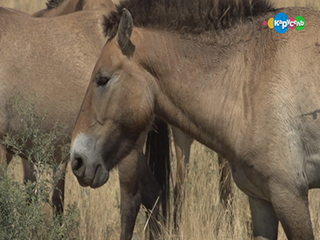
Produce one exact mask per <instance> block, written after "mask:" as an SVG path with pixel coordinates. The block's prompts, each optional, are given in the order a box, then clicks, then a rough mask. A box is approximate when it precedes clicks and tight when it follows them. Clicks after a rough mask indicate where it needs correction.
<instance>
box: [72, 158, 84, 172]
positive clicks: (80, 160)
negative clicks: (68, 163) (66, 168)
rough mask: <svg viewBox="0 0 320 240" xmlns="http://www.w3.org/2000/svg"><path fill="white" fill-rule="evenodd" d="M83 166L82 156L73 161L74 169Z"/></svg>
mask: <svg viewBox="0 0 320 240" xmlns="http://www.w3.org/2000/svg"><path fill="white" fill-rule="evenodd" d="M82 166H83V161H82V158H76V159H75V160H74V161H73V164H72V169H73V170H78V169H79V168H81V167H82Z"/></svg>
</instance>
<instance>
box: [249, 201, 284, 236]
mask: <svg viewBox="0 0 320 240" xmlns="http://www.w3.org/2000/svg"><path fill="white" fill-rule="evenodd" d="M249 204H250V210H251V216H252V227H253V236H254V239H255V240H277V236H278V223H279V221H278V218H277V216H276V213H275V211H274V209H273V206H272V204H271V203H270V202H267V201H264V200H261V199H257V198H253V197H249Z"/></svg>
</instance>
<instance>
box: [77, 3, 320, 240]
mask: <svg viewBox="0 0 320 240" xmlns="http://www.w3.org/2000/svg"><path fill="white" fill-rule="evenodd" d="M124 8H126V9H124ZM194 9H197V10H194ZM128 10H129V11H131V12H132V13H133V15H134V16H135V18H134V23H135V26H133V20H132V18H131V15H130V12H129V11H128ZM280 12H284V13H285V14H287V15H288V16H289V17H296V16H303V17H304V19H305V28H304V29H303V30H302V31H297V30H295V29H289V30H288V32H286V33H285V34H280V33H278V32H277V31H275V30H274V29H270V28H269V27H268V26H264V25H263V22H264V21H268V20H269V19H270V18H274V17H275V16H276V15H277V14H278V13H280ZM319 19H320V12H317V11H313V10H310V9H306V8H282V9H278V10H274V9H273V8H272V7H271V6H270V5H269V3H268V2H267V1H263V0H253V1H249V0H248V1H245V0H243V1H236V2H231V1H223V0H221V1H218V2H214V1H209V0H203V1H197V2H196V1H194V0H184V1H161V0H150V1H138V0H132V1H131V4H129V3H128V2H124V3H122V4H121V5H120V6H119V7H118V10H117V11H116V12H113V13H111V14H110V15H109V16H108V17H107V18H106V21H105V26H106V27H108V28H112V29H114V31H109V32H108V36H109V37H110V40H109V41H108V43H107V44H106V45H105V46H104V49H103V51H102V53H101V56H100V58H99V60H98V62H97V64H96V66H95V68H94V71H93V74H92V76H91V80H90V85H89V88H88V92H87V94H86V97H85V99H84V102H83V105H82V109H81V112H80V115H79V117H78V119H77V123H76V127H75V129H74V132H73V138H72V147H71V161H72V166H74V167H73V172H74V174H75V175H76V176H77V178H78V181H79V182H80V183H81V184H82V185H90V184H91V182H92V181H93V179H105V176H104V174H107V172H108V171H109V168H108V167H109V166H110V163H112V164H113V165H114V164H116V163H118V162H119V161H120V160H121V159H122V157H124V156H126V154H127V153H128V152H129V151H130V149H132V147H133V145H134V142H135V141H136V139H138V136H139V135H140V134H141V132H142V131H145V129H146V128H148V127H149V124H150V122H152V119H153V118H154V116H155V115H156V116H159V117H161V118H163V119H164V120H166V121H167V122H168V123H170V124H172V125H174V126H176V127H179V128H180V129H182V130H183V131H185V132H186V133H188V134H189V135H190V136H192V137H194V138H195V139H197V140H199V141H200V142H202V143H203V144H205V145H207V146H208V147H210V148H211V149H213V150H214V151H216V152H217V153H219V154H221V155H222V156H224V157H226V158H227V159H228V161H229V162H230V164H231V166H232V173H233V178H234V180H235V182H236V184H237V186H238V187H239V188H240V189H241V190H242V191H243V192H245V193H246V194H247V195H248V196H249V202H250V208H251V214H252V221H253V233H254V237H255V239H277V233H278V225H279V221H280V222H281V224H282V226H283V228H284V231H285V233H286V235H287V237H288V239H290V240H300V239H304V240H311V239H314V234H313V230H312V224H311V219H310V213H309V208H308V206H309V203H308V190H309V189H311V188H319V187H320V175H319V174H318V173H319V171H320V168H319V166H320V145H319V141H320V128H319V126H320V118H319V116H318V113H319V106H320V97H319V93H318V92H319V89H320V68H319V63H320V54H319V45H320V44H319V37H320V36H319V27H318V22H319ZM124 116H125V117H124ZM128 116H130V117H129V118H128ZM88 142H90V144H92V145H94V146H95V148H86V147H85V146H86V145H87V144H88ZM119 143H121V148H120V147H119ZM106 146H107V147H106ZM99 168H102V169H104V171H100V172H98V173H96V172H95V170H96V169H99ZM100 184H103V181H101V182H100Z"/></svg>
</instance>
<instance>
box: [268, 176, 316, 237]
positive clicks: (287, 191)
mask: <svg viewBox="0 0 320 240" xmlns="http://www.w3.org/2000/svg"><path fill="white" fill-rule="evenodd" d="M298 181H299V179H292V180H291V181H290V182H287V184H283V183H281V184H279V183H276V184H273V185H271V186H270V189H271V193H270V194H271V201H272V206H273V208H274V210H275V213H276V214H277V217H278V219H279V220H280V222H281V224H282V227H283V229H284V231H285V233H286V235H287V238H288V239H289V240H298V239H304V240H313V239H314V235H313V230H312V223H311V217H310V212H309V200H308V186H307V185H306V184H305V185H306V186H301V185H300V186H297V185H295V186H293V185H292V183H295V184H297V182H298ZM302 181H303V180H302Z"/></svg>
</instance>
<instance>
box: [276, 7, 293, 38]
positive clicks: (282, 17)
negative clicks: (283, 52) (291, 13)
mask: <svg viewBox="0 0 320 240" xmlns="http://www.w3.org/2000/svg"><path fill="white" fill-rule="evenodd" d="M273 25H274V29H275V30H276V31H277V32H278V33H282V34H283V33H285V32H286V31H288V29H289V25H290V20H289V17H288V15H287V14H285V13H283V12H281V13H278V14H277V15H276V16H275V17H274V23H273Z"/></svg>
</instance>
